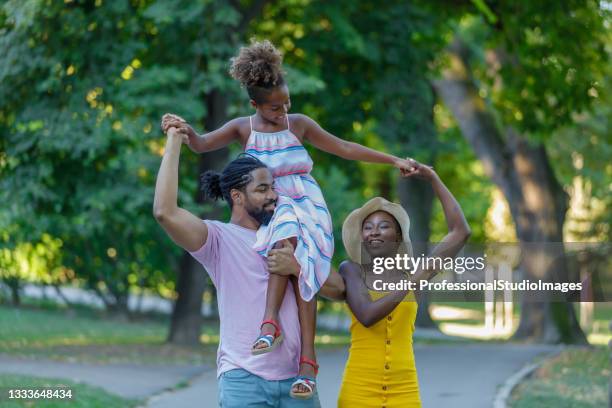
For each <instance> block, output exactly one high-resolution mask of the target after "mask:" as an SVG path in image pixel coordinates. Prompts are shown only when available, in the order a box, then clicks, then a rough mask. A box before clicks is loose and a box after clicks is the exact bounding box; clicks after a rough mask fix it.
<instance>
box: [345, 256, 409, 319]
mask: <svg viewBox="0 0 612 408" xmlns="http://www.w3.org/2000/svg"><path fill="white" fill-rule="evenodd" d="M339 272H340V275H341V276H342V278H344V284H345V286H346V292H345V294H346V302H347V303H348V305H349V307H350V308H351V311H352V312H353V314H354V315H355V317H356V318H357V320H359V322H360V323H361V324H363V325H364V326H365V327H370V326H372V325H374V324H375V323H376V322H378V321H380V320H382V319H384V318H385V317H386V316H387V315H388V314H389V313H391V312H392V311H393V309H395V307H396V306H397V305H399V303H400V302H401V301H403V300H404V297H405V296H406V294H407V293H408V292H407V291H400V290H396V291H393V292H391V293H389V294H388V295H386V296H383V297H382V298H380V299H377V300H374V301H373V300H372V299H371V298H370V294H369V292H368V288H367V286H366V285H365V283H364V281H363V278H362V277H361V269H360V267H359V265H357V264H355V263H353V262H350V261H344V262H342V264H340V269H339Z"/></svg>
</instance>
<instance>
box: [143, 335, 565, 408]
mask: <svg viewBox="0 0 612 408" xmlns="http://www.w3.org/2000/svg"><path fill="white" fill-rule="evenodd" d="M557 350H559V348H558V347H556V346H548V345H521V344H510V343H499V344H482V343H458V344H448V345H446V344H445V345H418V344H417V345H416V346H415V348H414V352H415V358H416V364H417V371H418V375H419V384H420V389H421V400H422V405H423V407H424V408H429V407H433V408H437V407H453V408H463V407H466V408H490V407H491V406H492V405H493V400H494V398H495V395H496V393H497V390H498V388H499V387H500V386H501V385H502V384H503V383H504V382H505V381H506V380H507V379H508V378H509V377H510V376H512V374H514V373H515V372H517V371H519V370H520V369H521V368H522V367H524V366H525V365H527V364H528V363H529V362H531V361H533V360H534V359H536V358H537V357H538V356H542V355H547V354H549V353H552V352H555V351H557ZM347 356H348V351H347V350H346V349H343V350H338V351H324V352H320V353H318V359H319V363H320V365H321V369H320V371H319V376H318V381H317V383H318V384H319V398H320V401H321V406H322V407H323V408H328V407H335V406H336V400H337V397H338V391H339V389H340V383H341V381H342V372H343V370H344V364H345V362H346V359H347ZM194 406H200V407H216V406H217V379H216V377H215V373H211V372H209V373H205V374H203V375H200V376H198V377H197V378H195V379H194V380H193V382H192V383H191V385H190V386H189V387H186V388H183V389H180V390H177V391H172V392H167V393H164V394H162V395H158V396H156V397H153V398H152V399H151V400H149V404H148V405H147V408H165V407H175V408H188V407H194Z"/></svg>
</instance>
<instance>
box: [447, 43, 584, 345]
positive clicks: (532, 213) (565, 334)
mask: <svg viewBox="0 0 612 408" xmlns="http://www.w3.org/2000/svg"><path fill="white" fill-rule="evenodd" d="M449 53H450V57H451V64H450V67H449V68H447V69H445V70H444V71H443V74H442V75H443V79H441V80H438V81H436V82H435V87H436V91H437V93H438V95H440V97H441V98H442V100H443V101H444V103H445V104H446V105H447V106H448V107H449V109H450V110H451V111H452V113H453V115H454V116H455V118H456V120H457V122H458V124H459V127H460V129H461V132H462V134H463V136H464V137H465V138H466V140H467V141H468V142H469V143H470V145H471V146H472V148H473V149H474V151H475V153H476V155H477V156H478V158H479V159H480V160H481V161H482V163H483V167H484V169H485V172H486V174H487V175H488V176H489V177H490V178H491V180H492V181H493V182H494V183H495V184H496V185H497V186H498V187H499V188H500V189H501V190H502V192H503V193H504V196H505V197H506V200H507V201H508V204H509V206H510V211H511V213H512V217H513V219H514V222H515V224H516V232H517V237H518V239H519V240H520V242H521V244H523V245H524V244H528V243H543V242H562V241H563V235H562V231H563V223H564V220H565V212H566V211H567V201H568V199H567V194H566V193H565V192H564V191H563V189H562V188H561V186H560V185H559V183H558V181H557V179H556V178H555V175H554V173H553V171H552V169H551V166H550V163H549V160H548V156H547V155H546V150H545V147H544V146H543V145H542V144H530V143H529V142H528V141H527V140H526V139H525V138H523V137H522V136H521V135H519V134H518V133H517V132H516V131H515V130H514V129H512V128H508V129H505V131H504V132H503V133H502V131H501V130H500V129H499V128H498V127H497V126H496V124H495V120H494V117H493V115H492V114H491V112H489V111H488V110H487V106H486V103H485V101H484V100H483V99H482V98H481V97H480V96H479V94H478V89H477V87H476V85H475V82H474V80H473V78H472V75H471V71H470V67H469V64H468V57H467V55H468V52H467V48H466V46H465V45H464V44H463V43H461V42H460V41H458V40H456V41H455V42H454V43H453V45H452V46H451V47H450V49H449ZM531 247H533V245H532V246H531ZM524 255H525V256H524V258H523V259H524V262H523V264H522V267H523V269H524V271H525V275H526V278H527V279H530V280H531V281H537V280H538V279H546V278H549V277H550V276H552V273H553V272H556V264H555V263H553V262H552V260H551V259H548V258H547V254H546V253H544V252H543V251H540V250H537V249H532V250H528V251H526V252H524ZM539 296H540V298H538V300H540V299H541V300H542V301H540V302H535V301H529V302H527V301H526V300H525V299H524V300H522V307H521V321H520V325H519V328H518V330H517V332H516V333H515V335H514V337H515V338H516V339H521V340H528V341H533V342H544V343H557V342H560V341H562V342H568V343H570V342H571V343H585V342H586V337H585V335H584V333H583V332H582V330H581V329H580V326H579V325H578V321H577V320H576V316H575V313H574V309H573V307H571V304H569V303H566V302H565V303H551V302H550V301H549V300H547V299H546V298H545V297H544V295H543V294H540V295H539Z"/></svg>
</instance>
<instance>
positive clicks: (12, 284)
mask: <svg viewBox="0 0 612 408" xmlns="http://www.w3.org/2000/svg"><path fill="white" fill-rule="evenodd" d="M5 282H6V284H7V286H8V287H9V289H10V290H11V302H12V303H13V306H19V305H21V296H20V294H19V290H20V287H19V286H20V285H19V279H14V278H8V279H6V280H5Z"/></svg>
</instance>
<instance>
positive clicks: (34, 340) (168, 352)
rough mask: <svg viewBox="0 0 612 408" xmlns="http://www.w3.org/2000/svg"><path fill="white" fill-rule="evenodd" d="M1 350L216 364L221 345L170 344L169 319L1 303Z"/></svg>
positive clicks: (71, 357)
mask: <svg viewBox="0 0 612 408" xmlns="http://www.w3.org/2000/svg"><path fill="white" fill-rule="evenodd" d="M0 321H1V322H2V330H0V353H7V354H11V355H15V356H21V357H32V358H49V359H57V360H68V361H84V362H101V363H106V362H122V363H126V362H132V363H145V364H168V363H170V364H179V363H209V364H211V365H213V364H214V356H215V351H216V350H215V347H214V346H213V345H208V344H203V345H202V346H199V347H181V346H174V345H168V344H165V338H166V334H167V330H168V323H167V321H163V320H145V321H127V320H125V319H120V318H115V317H109V316H107V315H105V314H103V313H101V312H96V311H92V310H80V309H71V310H59V309H55V310H52V309H46V310H40V309H29V308H10V307H2V306H0Z"/></svg>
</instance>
